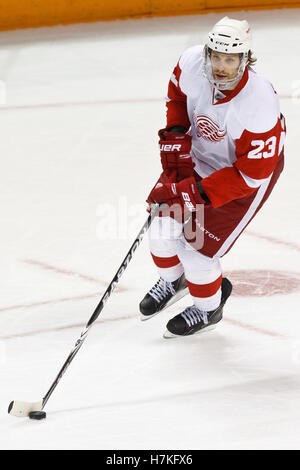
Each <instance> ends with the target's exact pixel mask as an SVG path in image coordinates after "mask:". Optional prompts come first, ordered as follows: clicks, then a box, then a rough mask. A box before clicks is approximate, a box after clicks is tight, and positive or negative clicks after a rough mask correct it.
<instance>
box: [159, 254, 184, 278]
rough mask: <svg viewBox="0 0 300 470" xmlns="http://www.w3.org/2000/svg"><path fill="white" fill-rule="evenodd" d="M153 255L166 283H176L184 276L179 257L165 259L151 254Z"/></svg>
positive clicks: (165, 257) (166, 257)
mask: <svg viewBox="0 0 300 470" xmlns="http://www.w3.org/2000/svg"><path fill="white" fill-rule="evenodd" d="M151 255H152V259H153V261H154V263H155V265H156V267H157V270H158V273H159V275H160V277H162V278H163V279H164V280H165V281H168V282H173V281H176V279H178V278H179V277H180V276H181V275H182V274H183V266H182V264H181V263H180V261H179V258H178V256H177V255H175V256H164V257H163V256H156V255H155V254H154V253H151Z"/></svg>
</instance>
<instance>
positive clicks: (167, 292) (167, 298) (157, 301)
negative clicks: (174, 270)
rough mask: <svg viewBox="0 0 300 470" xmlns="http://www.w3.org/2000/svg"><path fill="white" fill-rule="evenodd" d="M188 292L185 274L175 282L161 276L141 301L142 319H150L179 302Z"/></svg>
mask: <svg viewBox="0 0 300 470" xmlns="http://www.w3.org/2000/svg"><path fill="white" fill-rule="evenodd" d="M187 293H188V287H187V284H186V280H185V276H184V274H182V275H181V276H180V278H179V279H177V280H176V281H173V282H168V281H164V279H162V278H161V277H160V278H159V280H158V281H157V283H156V284H155V285H154V286H153V287H152V289H150V291H149V292H148V293H147V294H146V295H145V297H144V298H143V300H142V301H141V303H140V312H141V320H142V321H144V320H148V319H149V318H152V317H153V316H154V315H157V314H158V313H159V312H161V311H162V310H164V309H166V308H167V307H169V306H170V305H172V304H174V303H175V302H177V301H178V300H179V299H181V298H182V297H184V296H185V295H186V294H187Z"/></svg>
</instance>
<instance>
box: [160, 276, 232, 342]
mask: <svg viewBox="0 0 300 470" xmlns="http://www.w3.org/2000/svg"><path fill="white" fill-rule="evenodd" d="M231 291H232V284H231V282H230V281H229V280H228V279H227V278H223V280H222V297H221V303H220V305H219V307H217V308H216V309H215V310H211V311H210V312H205V311H202V310H200V309H199V308H197V307H196V306H195V305H192V306H191V307H187V308H186V309H185V310H184V311H183V312H182V313H179V315H176V316H175V317H174V318H172V319H171V320H170V321H169V322H168V324H167V330H166V332H165V333H164V338H174V337H177V336H190V335H193V334H195V333H202V332H204V331H209V330H212V329H214V328H215V326H216V324H217V323H218V322H219V321H220V320H222V315H223V307H224V305H225V302H226V300H227V299H228V297H229V296H230V294H231Z"/></svg>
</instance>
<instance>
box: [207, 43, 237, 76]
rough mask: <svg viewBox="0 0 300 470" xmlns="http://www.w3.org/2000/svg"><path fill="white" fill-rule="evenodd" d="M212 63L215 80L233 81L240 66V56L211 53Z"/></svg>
mask: <svg viewBox="0 0 300 470" xmlns="http://www.w3.org/2000/svg"><path fill="white" fill-rule="evenodd" d="M210 61H211V66H212V73H213V77H214V79H215V80H218V81H221V82H222V80H231V79H232V78H235V77H236V76H237V73H238V70H239V66H240V55H239V54H224V53H222V52H216V51H211V54H210Z"/></svg>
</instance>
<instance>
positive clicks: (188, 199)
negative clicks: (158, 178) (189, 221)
mask: <svg viewBox="0 0 300 470" xmlns="http://www.w3.org/2000/svg"><path fill="white" fill-rule="evenodd" d="M149 197H151V199H152V200H153V201H154V202H157V203H162V202H165V203H167V204H168V205H169V206H172V205H173V204H180V205H181V206H182V207H183V208H184V207H186V208H187V209H188V210H189V211H190V212H193V211H197V210H198V209H199V207H197V205H198V204H205V203H206V202H207V201H206V200H205V199H203V197H202V196H201V195H200V192H199V190H198V188H197V183H196V180H195V178H194V177H190V178H185V179H184V180H182V181H180V182H179V183H165V184H163V183H160V182H158V183H157V184H156V186H155V187H154V188H153V190H152V191H151V193H150V195H149Z"/></svg>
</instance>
